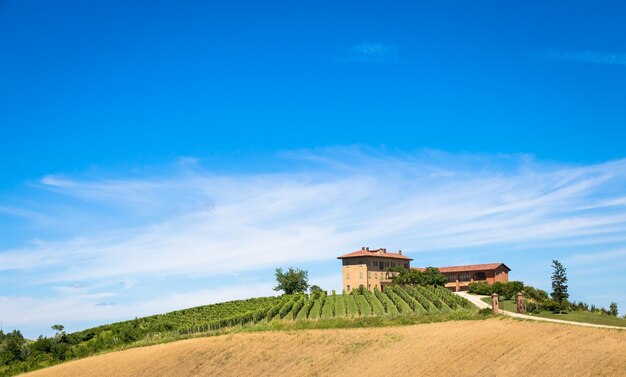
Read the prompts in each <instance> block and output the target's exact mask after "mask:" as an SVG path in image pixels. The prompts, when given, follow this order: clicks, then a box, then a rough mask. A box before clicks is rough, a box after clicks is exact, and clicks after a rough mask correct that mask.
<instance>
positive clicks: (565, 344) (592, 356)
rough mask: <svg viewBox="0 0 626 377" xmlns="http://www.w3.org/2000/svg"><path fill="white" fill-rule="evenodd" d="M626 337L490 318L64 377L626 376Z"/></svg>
mask: <svg viewBox="0 0 626 377" xmlns="http://www.w3.org/2000/svg"><path fill="white" fill-rule="evenodd" d="M625 356H626V331H619V330H606V329H593V328H583V327H574V326H563V325H558V324H552V323H538V322H529V321H517V320H512V319H495V318H494V319H487V320H484V321H450V322H444V323H434V324H427V325H422V326H403V327H387V328H367V329H331V330H316V331H275V332H255V333H239V334H231V335H226V336H219V337H203V338H197V339H191V340H184V341H180V342H175V343H169V344H161V345H156V346H151V347H142V348H134V349H131V350H126V351H122V352H114V353H108V354H105V355H101V356H96V357H91V358H86V359H83V360H78V361H74V362H70V363H66V364H63V365H59V366H56V367H52V368H47V369H44V370H41V371H37V372H34V373H32V374H29V375H28V376H29V377H60V376H85V377H108V376H120V377H125V376H145V377H152V376H173V377H176V376H389V375H391V376H426V377H428V376H546V377H550V376H607V377H611V376H623V372H624V370H626V357H625Z"/></svg>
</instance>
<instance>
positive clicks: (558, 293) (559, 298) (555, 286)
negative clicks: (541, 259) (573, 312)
mask: <svg viewBox="0 0 626 377" xmlns="http://www.w3.org/2000/svg"><path fill="white" fill-rule="evenodd" d="M552 268H553V271H552V293H551V294H550V295H551V296H552V299H553V300H554V301H556V302H557V303H558V304H559V305H558V309H559V314H560V313H562V312H563V302H567V298H568V297H569V293H568V292H567V273H566V270H565V267H563V265H562V264H561V262H559V261H558V260H553V261H552Z"/></svg>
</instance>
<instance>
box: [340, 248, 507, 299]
mask: <svg viewBox="0 0 626 377" xmlns="http://www.w3.org/2000/svg"><path fill="white" fill-rule="evenodd" d="M337 259H340V260H341V262H342V275H343V276H342V277H343V289H344V290H345V291H346V292H350V291H351V290H353V289H355V288H359V287H360V286H362V287H364V288H367V289H369V290H374V287H378V289H379V290H381V291H382V290H384V288H385V286H386V285H391V284H393V282H392V281H391V278H392V276H393V274H394V273H393V272H389V271H387V269H389V268H390V267H398V266H400V267H403V268H404V269H405V270H409V269H411V268H412V267H411V261H413V258H409V257H407V256H406V255H403V254H402V250H399V251H398V252H396V253H393V252H388V251H387V249H372V250H370V248H369V247H362V248H361V250H357V251H354V252H352V253H348V254H345V255H341V256H339V257H337ZM437 268H438V269H439V271H441V273H442V274H444V275H445V276H446V278H447V279H448V282H447V283H446V288H448V289H450V290H452V291H457V292H458V291H465V290H467V287H468V285H469V283H471V282H474V281H485V282H487V283H488V284H493V283H495V282H496V281H501V282H506V281H509V271H511V269H510V268H509V267H508V266H507V265H505V264H504V263H487V264H473V265H465V266H447V267H437ZM415 269H417V270H424V268H419V267H418V268H415Z"/></svg>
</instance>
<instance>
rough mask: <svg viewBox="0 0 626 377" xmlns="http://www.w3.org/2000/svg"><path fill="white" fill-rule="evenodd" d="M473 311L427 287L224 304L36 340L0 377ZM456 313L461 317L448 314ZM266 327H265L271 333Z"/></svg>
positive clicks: (428, 319) (447, 293)
mask: <svg viewBox="0 0 626 377" xmlns="http://www.w3.org/2000/svg"><path fill="white" fill-rule="evenodd" d="M475 311H476V309H475V307H474V306H473V305H472V304H471V303H470V302H469V301H467V300H465V299H462V298H460V297H458V296H456V295H454V294H452V293H451V292H450V291H448V290H446V289H444V288H433V287H403V288H401V287H390V288H388V289H386V290H385V292H379V291H376V292H375V293H371V292H363V294H349V295H341V294H339V295H336V294H334V293H333V294H332V295H330V296H326V295H323V294H322V295H318V296H316V297H307V296H305V295H283V296H279V297H260V298H253V299H249V300H238V301H230V302H225V303H220V304H214V305H206V306H200V307H196V308H190V309H185V310H178V311H174V312H171V313H166V314H160V315H154V316H149V317H144V318H137V319H134V320H131V321H124V322H118V323H113V324H109V325H104V326H99V327H95V328H91V329H87V330H83V331H79V332H76V333H72V334H63V335H60V336H57V337H55V338H53V339H40V340H38V341H36V342H34V343H33V344H32V345H30V346H29V347H30V350H31V351H32V352H30V355H29V356H28V357H27V358H26V359H25V360H24V361H16V362H13V363H11V364H10V365H8V366H4V367H0V376H10V375H13V374H16V373H19V372H25V371H28V370H34V369H39V368H43V367H46V366H49V365H53V364H56V363H60V362H63V361H66V360H72V359H79V358H84V357H87V356H91V355H95V354H97V353H101V352H106V351H111V350H119V349H123V348H129V347H134V346H142V345H149V344H156V343H162V342H167V341H172V340H179V339H183V338H187V337H192V336H195V335H196V334H219V333H225V332H230V331H232V329H233V328H250V329H253V330H254V329H266V328H268V325H269V324H272V323H275V322H280V323H283V322H296V323H297V326H296V327H297V328H313V327H319V328H332V327H351V326H354V325H357V326H381V325H390V324H392V325H393V324H402V323H417V322H431V321H439V320H445V319H448V318H456V319H460V318H464V315H465V317H467V316H468V315H467V314H468V313H474V312H475ZM458 313H461V314H463V313H465V314H463V315H456V316H455V315H451V314H458ZM374 318H381V319H385V320H373V319H374ZM398 318H400V319H401V318H404V320H397V319H398ZM364 319H370V320H364ZM272 326H273V327H272ZM272 326H270V327H269V328H276V325H272ZM279 327H280V326H279Z"/></svg>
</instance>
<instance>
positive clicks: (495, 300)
mask: <svg viewBox="0 0 626 377" xmlns="http://www.w3.org/2000/svg"><path fill="white" fill-rule="evenodd" d="M491 307H492V309H493V314H498V313H500V305H499V302H498V294H497V293H494V294H492V295H491Z"/></svg>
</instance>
